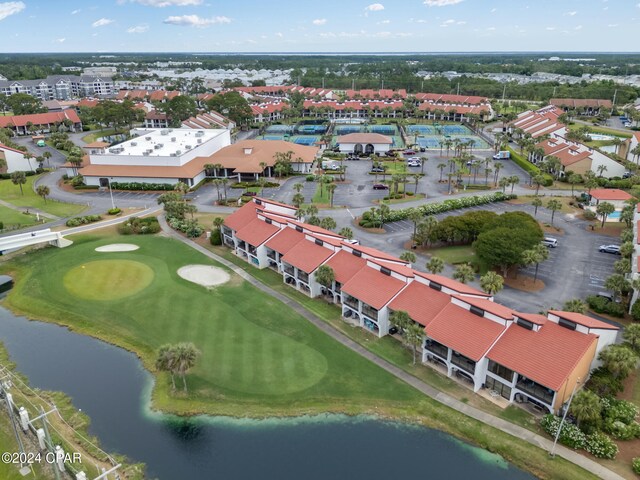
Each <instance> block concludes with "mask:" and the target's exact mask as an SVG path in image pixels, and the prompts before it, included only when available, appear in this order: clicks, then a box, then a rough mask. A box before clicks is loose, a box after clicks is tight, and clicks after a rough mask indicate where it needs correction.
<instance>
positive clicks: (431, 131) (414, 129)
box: [407, 125, 437, 135]
mask: <svg viewBox="0 0 640 480" xmlns="http://www.w3.org/2000/svg"><path fill="white" fill-rule="evenodd" d="M407 134H408V135H416V134H418V135H436V134H437V132H436V127H433V126H431V125H408V126H407Z"/></svg>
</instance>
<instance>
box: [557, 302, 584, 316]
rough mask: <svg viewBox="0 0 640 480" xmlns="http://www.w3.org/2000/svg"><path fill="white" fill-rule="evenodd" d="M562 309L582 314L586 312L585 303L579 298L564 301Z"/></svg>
mask: <svg viewBox="0 0 640 480" xmlns="http://www.w3.org/2000/svg"><path fill="white" fill-rule="evenodd" d="M562 309H563V310H564V311H565V312H574V313H582V314H583V315H584V314H585V313H587V304H586V303H584V302H583V301H582V300H580V299H579V298H574V299H571V300H567V301H566V302H564V305H563V306H562Z"/></svg>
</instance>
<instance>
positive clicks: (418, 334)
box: [404, 322, 424, 365]
mask: <svg viewBox="0 0 640 480" xmlns="http://www.w3.org/2000/svg"><path fill="white" fill-rule="evenodd" d="M423 338H424V330H423V327H422V325H420V324H419V323H414V322H411V324H410V325H409V327H408V328H406V329H405V331H404V341H405V342H407V344H408V345H409V346H411V350H412V352H413V365H415V364H416V350H417V349H418V347H419V346H420V345H422V339H423Z"/></svg>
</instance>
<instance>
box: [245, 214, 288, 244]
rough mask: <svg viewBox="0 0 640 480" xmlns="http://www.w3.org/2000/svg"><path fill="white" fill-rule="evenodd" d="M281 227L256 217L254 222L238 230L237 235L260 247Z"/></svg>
mask: <svg viewBox="0 0 640 480" xmlns="http://www.w3.org/2000/svg"><path fill="white" fill-rule="evenodd" d="M279 230H280V229H279V228H278V227H276V226H275V225H271V224H270V223H267V222H263V221H262V220H260V219H258V218H256V219H255V220H254V221H253V222H249V223H248V224H247V225H246V226H244V227H243V228H241V229H240V230H238V231H237V232H236V237H238V238H239V239H240V240H244V241H245V242H247V243H248V244H249V245H253V246H254V247H258V246H260V245H262V244H263V243H264V242H266V241H267V240H268V239H269V238H271V237H272V236H273V235H275V234H276V233H277V232H278V231H279Z"/></svg>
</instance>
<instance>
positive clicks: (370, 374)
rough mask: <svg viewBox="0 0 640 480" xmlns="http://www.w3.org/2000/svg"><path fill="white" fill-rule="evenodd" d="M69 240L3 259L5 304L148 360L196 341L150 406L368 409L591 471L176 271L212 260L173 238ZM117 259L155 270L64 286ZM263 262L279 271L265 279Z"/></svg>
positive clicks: (263, 304) (535, 462)
mask: <svg viewBox="0 0 640 480" xmlns="http://www.w3.org/2000/svg"><path fill="white" fill-rule="evenodd" d="M74 240H75V244H74V246H73V247H72V248H68V249H62V250H59V249H44V250H40V251H36V252H34V253H32V254H30V255H29V256H21V257H16V258H15V259H14V260H12V261H10V262H8V263H5V264H3V265H2V266H0V271H2V272H3V273H4V272H12V273H13V275H14V276H15V278H16V285H15V287H14V289H13V291H12V292H11V293H10V295H9V296H8V297H7V300H6V304H7V305H8V306H9V307H11V308H13V309H14V310H16V311H19V312H22V313H26V314H28V315H30V316H33V317H38V318H42V319H48V320H50V321H55V322H57V323H61V324H65V325H69V326H71V327H72V328H73V329H75V330H78V331H80V332H83V333H87V334H90V335H93V336H96V337H98V338H102V339H105V340H107V341H110V342H113V343H115V344H117V345H120V346H123V347H125V348H128V349H131V350H133V351H135V352H136V353H137V354H138V355H139V356H140V357H141V359H142V361H143V362H144V364H145V366H147V368H149V369H151V370H153V364H154V361H155V352H156V350H157V348H158V347H159V346H160V345H163V344H165V343H174V342H179V341H192V342H194V343H195V344H196V346H197V347H198V348H199V349H200V350H201V351H202V357H201V358H200V359H199V361H198V364H197V366H196V367H195V368H194V370H193V372H192V373H190V374H189V376H188V383H189V388H190V391H189V394H188V395H185V394H183V393H181V392H176V393H171V391H170V380H169V378H168V377H167V376H166V375H164V374H162V375H160V376H159V381H158V382H156V387H155V390H154V394H153V401H154V406H155V407H158V408H161V409H163V410H166V411H172V412H176V413H182V414H193V413H213V414H223V415H234V416H268V415H287V416H289V415H300V414H313V413H319V412H344V413H348V414H356V413H373V414H379V415H382V416H387V417H393V418H397V419H400V420H405V421H410V422H418V423H421V424H423V425H425V426H429V427H433V428H437V429H440V430H443V431H445V432H449V433H452V434H454V435H456V436H458V437H460V438H464V439H468V440H470V441H472V442H473V443H475V444H477V445H479V446H480V447H483V448H486V449H488V450H490V451H492V452H495V453H498V454H500V455H502V456H504V457H505V458H506V459H508V460H511V461H513V462H514V463H516V464H517V465H518V466H520V467H523V468H526V469H528V470H530V471H532V472H534V473H535V474H536V475H538V476H539V477H541V478H554V479H567V480H568V479H575V478H581V479H582V478H584V479H591V478H595V477H594V476H593V475H591V474H590V473H588V472H586V471H583V470H582V469H580V468H578V467H576V466H575V465H573V464H571V463H570V462H567V461H565V460H562V459H560V458H556V459H555V460H549V458H548V455H547V452H545V451H544V450H542V449H539V448H536V447H533V446H531V445H530V444H528V443H526V442H523V441H521V440H519V439H517V438H514V437H511V436H509V435H507V434H504V433H501V432H499V431H497V430H495V429H494V428H492V427H489V426H487V425H484V424H482V423H480V422H478V421H475V420H473V419H471V418H469V417H466V416H464V415H462V414H460V413H458V412H456V411H455V410H453V409H451V408H448V407H445V406H443V405H441V404H439V403H437V402H436V401H434V400H431V399H430V398H427V397H425V396H423V395H421V394H420V393H418V392H417V391H415V390H413V389H412V388H411V387H409V386H408V385H406V384H405V383H403V382H401V381H400V380H398V379H396V378H395V377H393V376H392V375H391V374H389V373H387V372H386V371H384V370H382V369H381V368H379V367H377V366H375V365H374V364H372V363H370V362H369V361H367V360H365V359H364V358H362V357H361V356H359V355H357V354H356V353H354V352H352V351H351V350H349V349H347V348H346V347H343V346H342V345H341V344H339V343H337V342H335V341H334V340H333V339H331V338H330V337H328V336H326V335H325V334H324V333H322V332H321V331H320V330H318V329H316V328H315V327H314V326H313V325H311V324H310V323H309V322H307V321H306V320H304V319H303V318H302V317H301V316H300V315H298V314H297V313H295V312H294V311H293V310H291V309H290V308H288V307H285V306H283V304H282V303H281V302H279V301H277V300H275V299H274V298H271V297H270V296H268V295H266V294H264V293H262V292H261V291H259V290H258V289H256V288H255V287H253V286H251V285H250V284H248V283H247V282H245V281H243V280H241V279H240V278H239V277H237V276H236V275H232V280H231V282H230V283H228V284H226V285H222V286H219V287H217V288H215V289H214V290H210V291H208V290H206V289H204V288H202V287H200V286H198V285H195V284H192V283H189V282H186V281H184V280H182V279H180V278H179V277H178V276H177V274H176V270H177V269H178V268H179V267H181V266H184V265H187V264H194V263H197V264H213V265H215V263H214V262H211V261H210V260H209V259H207V258H205V257H203V256H202V255H200V254H199V253H198V252H196V251H195V250H192V249H190V248H189V247H187V246H185V245H183V244H181V243H178V242H176V241H172V240H169V239H166V238H161V237H127V242H131V243H135V244H137V245H139V246H140V247H141V248H140V250H138V251H135V252H119V253H97V252H95V250H94V249H95V247H97V246H100V245H105V244H108V243H113V242H122V241H123V239H122V237H117V236H111V237H101V236H98V235H85V236H79V237H77V238H75V239H74ZM227 254H228V252H227ZM121 260H127V261H131V262H139V263H141V264H144V265H146V266H147V267H149V268H150V269H152V270H153V273H154V278H153V280H152V281H151V283H150V284H149V285H148V286H147V287H146V288H143V289H142V290H140V291H138V292H132V294H131V295H130V296H127V297H122V298H119V299H110V300H106V299H105V300H98V299H93V300H91V299H81V298H79V297H77V296H75V295H72V294H71V293H70V292H69V291H68V290H67V288H65V280H66V282H67V285H69V282H71V283H73V282H74V281H75V282H79V283H82V285H83V286H84V288H85V289H86V290H95V291H103V292H104V293H105V295H108V292H107V291H106V290H104V289H101V287H100V285H103V284H104V283H103V281H104V275H106V274H107V273H102V274H100V275H98V274H96V275H95V276H92V275H88V276H87V275H78V277H77V278H76V275H75V273H74V270H73V269H75V268H78V267H80V269H82V265H84V266H85V269H86V268H89V267H90V263H89V262H92V261H106V262H112V265H113V270H117V269H118V268H119V267H118V266H119V263H120V261H121ZM244 266H245V268H247V269H250V268H251V267H250V266H249V265H247V264H244ZM109 271H110V270H104V269H102V272H109ZM249 271H250V272H251V273H252V274H254V273H256V274H260V275H263V276H264V278H265V279H266V280H267V281H268V282H269V284H270V285H271V286H274V287H276V288H278V289H280V288H282V289H286V288H287V287H285V286H284V285H283V284H282V283H281V278H280V277H279V276H277V275H276V274H274V273H273V272H268V271H262V272H259V271H257V270H255V269H251V270H249ZM76 272H77V270H76ZM269 273H271V274H272V275H276V277H277V278H274V277H273V276H272V275H271V278H270V276H269ZM109 275H110V273H109ZM288 290H289V292H290V293H296V292H294V291H293V290H292V289H288ZM283 291H284V290H283ZM304 305H305V306H307V307H308V308H309V309H310V310H311V311H313V312H314V313H317V314H318V315H319V316H321V317H322V318H331V317H333V318H334V320H333V321H332V323H336V324H337V323H338V322H340V323H342V328H343V329H346V330H347V331H348V330H349V329H350V330H351V332H350V333H351V335H350V336H352V338H355V337H357V336H366V334H365V333H364V332H362V331H360V330H359V329H354V328H352V327H348V326H346V324H344V323H343V322H341V321H340V320H338V319H337V318H336V315H337V314H338V312H337V310H336V307H335V306H333V305H329V304H327V303H325V302H322V301H318V300H312V299H308V298H307V299H306V300H305V303H304ZM361 340H362V343H363V344H369V345H368V348H371V350H372V351H376V352H379V354H381V355H383V356H388V357H393V356H394V355H401V356H403V357H402V358H400V359H397V358H396V359H395V360H394V359H391V361H398V362H400V363H404V368H412V369H415V370H416V372H418V371H427V370H428V369H424V368H420V367H419V366H416V367H413V366H409V365H407V364H408V363H410V362H408V361H407V358H406V355H407V353H406V352H403V351H402V349H397V348H390V346H391V345H392V344H391V343H389V342H391V340H390V339H382V340H380V341H378V340H374V339H373V338H372V337H369V338H368V339H367V338H364V339H361ZM374 344H375V346H373V345H374ZM431 374H433V372H429V373H428V375H431ZM439 380H442V382H445V383H447V382H451V380H450V379H439ZM450 388H460V387H456V386H451V387H450ZM468 396H469V399H467V401H468V402H469V403H471V398H472V397H474V398H473V400H474V401H475V400H476V398H475V397H476V396H474V395H473V394H472V393H471V392H468ZM508 415H509V416H515V417H518V416H519V415H518V414H516V413H513V412H509V414H508Z"/></svg>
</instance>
